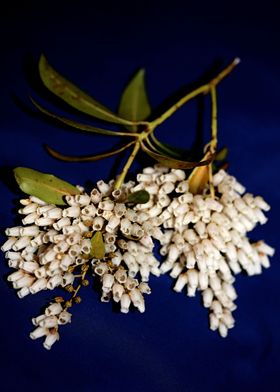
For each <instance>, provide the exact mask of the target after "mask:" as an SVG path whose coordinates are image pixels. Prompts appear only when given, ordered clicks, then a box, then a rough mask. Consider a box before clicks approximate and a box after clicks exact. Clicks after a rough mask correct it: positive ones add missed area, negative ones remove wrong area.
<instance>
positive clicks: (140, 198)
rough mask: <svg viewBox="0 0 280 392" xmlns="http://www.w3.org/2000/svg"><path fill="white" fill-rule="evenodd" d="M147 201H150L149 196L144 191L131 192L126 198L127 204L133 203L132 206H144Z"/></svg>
mask: <svg viewBox="0 0 280 392" xmlns="http://www.w3.org/2000/svg"><path fill="white" fill-rule="evenodd" d="M149 200H150V194H149V193H148V192H147V191H145V190H141V191H137V192H133V193H131V194H130V195H129V196H128V199H127V201H128V202H129V203H134V204H145V203H148V201H149Z"/></svg>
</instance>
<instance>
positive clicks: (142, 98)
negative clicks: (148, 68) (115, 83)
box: [118, 68, 151, 131]
mask: <svg viewBox="0 0 280 392" xmlns="http://www.w3.org/2000/svg"><path fill="white" fill-rule="evenodd" d="M118 113H119V115H120V116H121V117H123V118H126V119H127V120H131V121H134V122H136V121H142V120H145V119H146V118H147V117H149V115H150V114H151V106H150V103H149V101H148V97H147V92H146V88H145V70H144V69H143V68H142V69H140V70H139V71H138V72H137V73H136V75H135V76H134V77H133V78H132V80H131V81H130V82H129V83H128V85H127V86H126V88H125V90H124V92H123V94H122V97H121V101H120V105H119V110H118ZM127 129H129V130H130V131H137V126H136V125H134V126H132V127H127Z"/></svg>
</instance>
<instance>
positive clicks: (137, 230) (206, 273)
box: [2, 165, 274, 349]
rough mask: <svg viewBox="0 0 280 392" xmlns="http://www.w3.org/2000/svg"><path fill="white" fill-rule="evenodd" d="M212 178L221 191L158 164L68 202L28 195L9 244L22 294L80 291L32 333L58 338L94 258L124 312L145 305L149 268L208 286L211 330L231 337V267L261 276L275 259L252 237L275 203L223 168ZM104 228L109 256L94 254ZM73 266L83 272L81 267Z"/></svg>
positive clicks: (180, 283)
mask: <svg viewBox="0 0 280 392" xmlns="http://www.w3.org/2000/svg"><path fill="white" fill-rule="evenodd" d="M213 186H214V191H215V198H212V197H211V196H210V195H209V193H210V192H209V186H206V187H205V189H204V192H203V194H199V195H193V194H192V193H191V192H190V191H189V182H188V180H187V179H186V173H185V172H184V171H183V170H179V169H171V170H170V169H168V168H166V167H163V166H161V165H155V166H154V167H147V168H145V169H144V170H143V173H141V174H138V175H137V184H135V183H134V182H132V181H130V182H128V183H126V184H124V185H123V186H122V187H121V188H120V189H118V190H114V181H110V182H109V183H108V184H107V183H105V182H104V181H99V182H98V183H97V188H94V189H93V190H92V191H91V193H90V194H87V193H85V192H84V191H83V189H82V188H81V189H80V190H81V193H80V194H79V195H76V196H66V203H67V205H66V206H65V207H62V208H61V207H58V206H55V205H51V204H47V203H45V202H43V201H42V200H40V199H38V198H36V197H33V196H31V197H29V198H28V199H23V200H21V201H20V202H21V204H22V208H21V209H20V210H19V213H20V214H22V215H24V218H23V219H22V223H23V226H17V227H12V228H8V229H7V230H6V234H7V236H8V237H9V238H8V240H7V241H6V242H5V243H4V245H3V246H2V251H4V252H5V257H6V258H7V259H8V264H9V266H10V267H11V268H14V269H15V270H16V271H15V272H13V273H12V274H11V275H9V276H8V280H9V281H10V282H11V283H12V285H13V287H14V288H15V289H16V290H18V291H17V294H18V296H19V298H23V297H25V296H26V295H28V294H35V293H37V292H39V291H41V290H45V289H49V290H53V289H54V288H56V287H58V286H62V287H65V288H66V290H67V291H68V292H69V293H73V295H72V297H71V298H70V300H67V301H64V300H63V299H62V298H61V297H58V298H57V299H56V300H55V301H56V302H54V303H52V304H51V305H50V306H49V307H48V308H47V309H46V311H45V314H44V315H41V316H39V317H37V318H35V319H33V324H34V325H35V326H36V327H37V328H36V329H35V330H34V331H33V332H32V333H31V334H30V336H31V338H32V339H37V338H39V337H43V336H45V342H44V347H45V348H47V349H50V348H51V346H52V345H53V343H54V342H55V341H57V340H58V339H59V334H58V328H59V326H60V325H62V324H66V323H69V322H71V314H70V313H69V312H68V310H69V308H70V307H71V306H72V301H75V302H77V303H79V301H80V298H79V297H78V296H77V293H78V291H79V289H80V288H81V286H83V285H84V286H86V285H88V283H89V282H88V281H87V280H86V279H85V276H86V273H87V271H88V269H89V267H90V266H91V267H92V273H93V275H94V276H95V278H98V279H99V281H100V286H101V291H102V295H101V301H103V302H108V301H109V300H110V299H112V300H113V301H115V302H117V303H119V304H120V309H121V312H122V313H127V312H128V311H129V308H130V305H131V304H132V305H133V306H134V307H136V308H137V309H138V310H139V311H140V312H144V311H145V301H144V294H150V292H151V290H150V287H149V286H148V283H147V282H148V281H149V277H150V274H154V275H155V276H159V275H160V274H163V273H166V272H170V275H171V277H172V278H174V279H176V283H175V285H174V290H175V291H177V292H180V291H182V290H183V288H184V287H185V286H186V287H187V294H188V296H190V297H191V296H194V295H195V293H196V291H197V290H200V291H201V293H202V298H203V304H204V306H205V307H206V308H209V309H210V314H209V319H210V328H211V329H212V330H217V329H218V331H219V333H220V335H221V336H223V337H225V336H227V333H228V329H230V328H232V327H233V326H234V318H233V316H232V312H233V310H234V309H235V308H236V305H235V303H234V300H235V299H236V297H237V294H236V292H235V289H234V286H233V283H234V280H235V277H234V275H236V274H238V273H239V272H241V270H244V271H246V273H247V274H248V275H255V274H259V273H261V272H262V268H263V267H264V268H267V267H269V265H270V264H269V259H268V256H272V255H273V253H274V250H273V249H272V248H271V247H270V246H268V245H267V244H265V243H264V242H263V241H259V242H256V243H251V242H250V241H249V239H248V238H247V233H248V232H249V231H251V230H253V228H254V227H255V226H256V224H257V223H260V224H264V223H266V221H267V218H266V217H265V215H264V213H263V211H268V210H269V208H270V207H269V205H268V204H267V203H266V202H265V201H264V200H263V199H262V198H261V197H260V196H257V197H254V196H253V195H251V194H250V193H245V194H244V192H245V189H244V187H243V186H242V185H241V184H240V183H238V182H237V180H236V179H235V178H234V177H232V176H230V175H228V174H227V173H226V172H225V171H223V170H220V171H219V172H217V173H216V174H215V175H214V176H213ZM140 190H145V191H147V192H148V193H149V194H150V199H149V201H148V202H147V203H145V204H136V205H131V204H129V203H128V202H127V200H128V195H129V194H130V193H134V192H137V191H140ZM98 232H99V233H102V246H103V244H104V253H102V254H103V255H104V257H103V256H102V259H100V258H97V257H96V254H95V253H94V252H92V250H93V249H92V246H93V245H92V244H93V242H92V241H93V240H94V235H95V233H98ZM154 240H157V241H159V243H160V246H161V247H160V254H161V255H162V256H164V261H163V263H162V264H161V265H160V263H159V261H158V260H157V259H156V257H155V256H154V254H153V248H154ZM94 256H95V257H94ZM75 268H77V269H80V270H81V272H82V273H81V274H80V275H75V273H74V272H75V271H74V270H75ZM77 277H79V278H80V282H79V285H78V286H77V287H76V288H75V287H74V283H75V282H76V280H75V279H76V278H77Z"/></svg>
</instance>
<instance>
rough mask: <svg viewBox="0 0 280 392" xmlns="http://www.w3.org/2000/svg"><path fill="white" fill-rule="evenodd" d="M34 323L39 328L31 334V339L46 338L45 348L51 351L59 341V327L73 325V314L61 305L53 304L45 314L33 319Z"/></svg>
mask: <svg viewBox="0 0 280 392" xmlns="http://www.w3.org/2000/svg"><path fill="white" fill-rule="evenodd" d="M32 323H33V324H34V325H35V326H36V327H37V328H36V329H34V331H33V332H31V334H30V337H31V339H38V338H41V337H44V336H45V341H44V343H43V346H44V347H45V348H46V349H47V350H50V349H51V347H52V345H53V344H54V343H55V342H56V341H57V340H59V333H58V327H59V326H60V325H65V324H67V323H71V313H69V312H67V310H64V309H63V307H62V305H61V304H60V303H52V304H51V305H50V306H48V307H47V308H46V310H45V314H42V315H40V316H38V317H35V318H33V319H32Z"/></svg>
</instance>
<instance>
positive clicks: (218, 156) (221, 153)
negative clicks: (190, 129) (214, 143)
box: [215, 147, 228, 161]
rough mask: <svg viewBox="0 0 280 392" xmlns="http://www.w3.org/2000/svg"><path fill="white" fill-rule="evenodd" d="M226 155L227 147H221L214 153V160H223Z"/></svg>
mask: <svg viewBox="0 0 280 392" xmlns="http://www.w3.org/2000/svg"><path fill="white" fill-rule="evenodd" d="M227 156H228V149H227V147H223V148H222V149H221V150H219V151H218V152H217V153H216V155H215V161H224V160H225V159H226V157H227Z"/></svg>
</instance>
